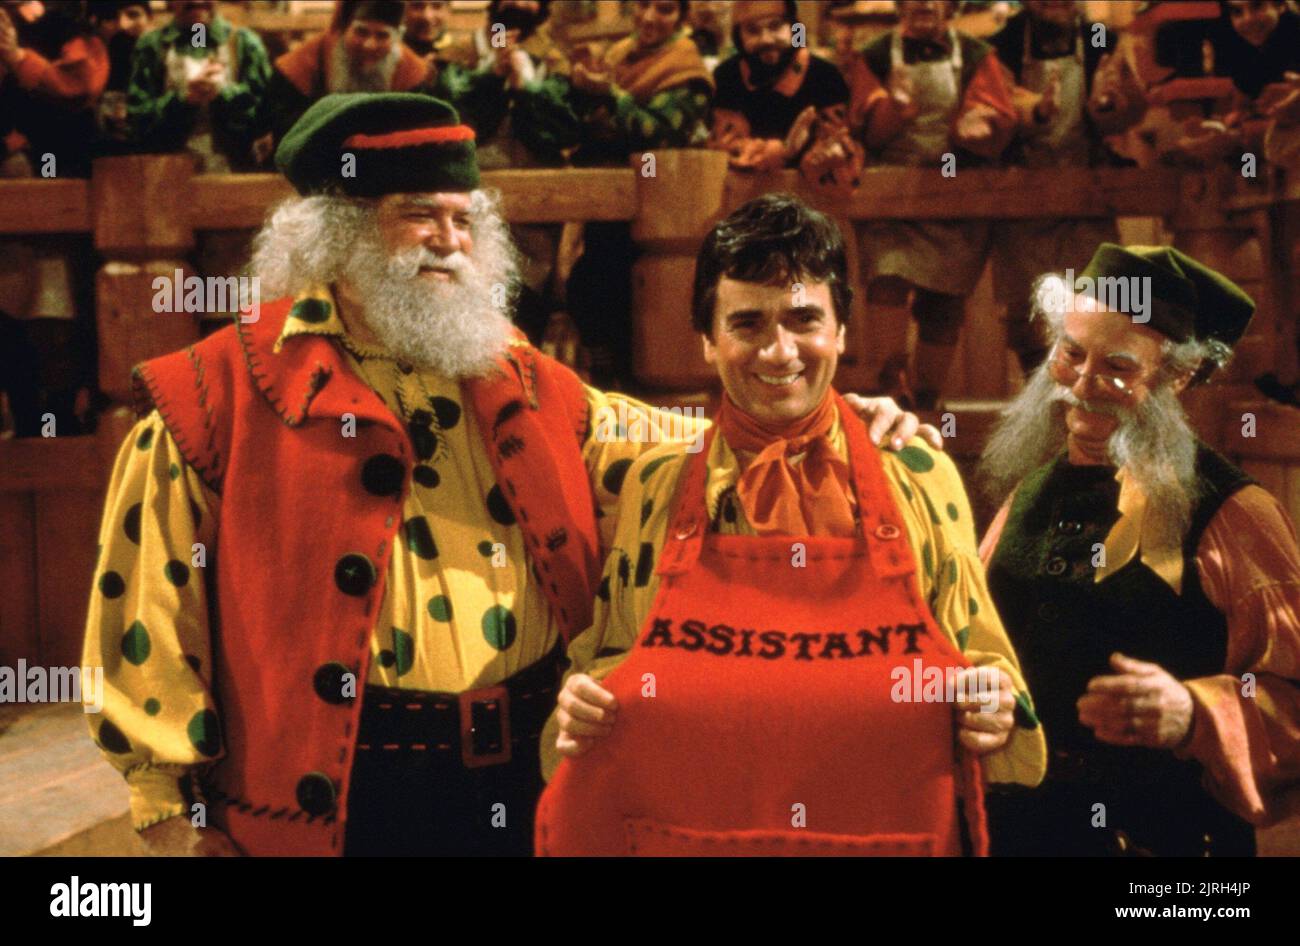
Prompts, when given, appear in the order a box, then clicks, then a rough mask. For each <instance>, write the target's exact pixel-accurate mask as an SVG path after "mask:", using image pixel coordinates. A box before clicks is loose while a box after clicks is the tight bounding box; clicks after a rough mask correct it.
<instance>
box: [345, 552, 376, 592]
mask: <svg viewBox="0 0 1300 946" xmlns="http://www.w3.org/2000/svg"><path fill="white" fill-rule="evenodd" d="M377 577H378V575H377V573H376V572H375V566H374V565H372V564H371V563H370V559H368V558H366V557H365V556H364V555H361V554H360V553H357V552H353V553H351V554H350V555H344V556H343V557H342V558H341V559H339V563H338V564H337V565H335V566H334V584H336V585H338V586H339V591H341V592H343V593H344V594H345V595H355V596H356V597H358V598H359V597H361V596H362V595H364V594H365V593H366V592H367V591H369V590H370V587H371V586H372V585H373V584H374V583H375V579H376V578H377Z"/></svg>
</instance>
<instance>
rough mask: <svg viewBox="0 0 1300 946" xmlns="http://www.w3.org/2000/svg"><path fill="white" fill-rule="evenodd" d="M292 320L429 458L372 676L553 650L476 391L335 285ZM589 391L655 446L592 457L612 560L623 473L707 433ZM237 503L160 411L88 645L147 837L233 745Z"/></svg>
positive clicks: (106, 738)
mask: <svg viewBox="0 0 1300 946" xmlns="http://www.w3.org/2000/svg"><path fill="white" fill-rule="evenodd" d="M292 311H293V313H294V314H293V315H291V317H289V318H286V320H285V327H284V330H283V331H282V333H281V335H280V337H279V339H278V340H277V343H276V346H275V350H276V351H277V352H279V351H280V350H282V349H283V348H285V347H287V346H291V345H293V344H295V339H297V338H298V337H299V336H302V335H325V336H329V337H331V338H333V339H334V340H335V343H336V344H339V345H340V346H342V348H343V350H344V351H345V352H346V354H347V358H348V361H349V364H350V365H351V367H352V368H353V370H354V371H355V372H356V373H357V375H358V376H359V377H360V378H361V379H362V380H363V381H364V382H365V383H366V384H368V385H369V386H370V387H371V388H373V389H374V390H375V391H376V392H377V393H378V394H379V395H380V397H382V398H383V400H384V402H385V403H386V404H387V405H388V407H389V408H390V409H391V410H392V411H393V413H394V415H395V416H396V417H398V418H399V419H400V420H401V421H402V422H403V423H404V425H405V426H406V427H407V429H408V430H409V431H410V432H411V439H412V446H413V447H414V449H415V452H416V456H417V458H418V459H417V465H416V467H415V469H414V472H413V476H412V479H413V483H412V485H411V489H410V492H409V494H408V496H407V499H406V504H405V507H404V509H403V511H402V517H403V521H402V523H401V526H400V528H399V530H398V533H397V536H396V538H395V540H394V542H395V548H394V554H393V555H392V556H391V561H390V564H389V567H388V574H387V582H386V586H385V592H384V599H383V602H382V604H381V606H380V612H379V619H378V622H377V623H376V625H375V627H374V631H373V634H372V636H371V657H372V659H371V663H370V672H369V676H368V680H369V682H370V683H372V684H379V685H382V686H389V687H400V688H404V689H412V690H425V691H438V692H451V693H455V692H462V691H465V690H469V689H475V688H478V687H484V686H491V685H493V684H496V683H498V682H500V681H501V680H503V679H505V678H506V677H509V676H511V675H512V674H514V673H516V672H518V671H519V670H522V669H524V668H525V667H528V666H529V665H530V664H532V663H534V662H535V661H537V660H538V659H540V658H542V657H543V656H545V655H546V654H547V653H549V652H550V650H551V649H552V648H553V647H554V646H555V645H556V642H557V641H558V640H559V629H558V627H557V625H556V623H555V621H554V619H553V618H552V616H551V612H550V605H549V602H548V601H547V599H546V597H545V595H544V594H543V593H542V590H541V588H540V587H539V586H538V585H537V584H536V581H535V579H534V578H533V576H532V572H531V569H530V568H528V566H527V560H526V555H525V548H524V538H523V533H522V532H521V531H520V529H519V528H518V527H517V525H516V524H515V522H514V517H513V514H512V513H511V510H510V507H509V505H508V504H507V503H506V502H505V499H504V497H503V495H502V493H501V490H500V488H499V487H498V486H497V484H496V480H495V476H494V474H493V470H492V466H491V463H490V461H489V460H488V455H487V451H486V449H485V448H484V446H483V438H482V435H481V432H480V431H479V429H478V425H477V421H476V418H475V417H474V413H473V411H472V410H469V409H467V407H466V405H465V400H464V397H463V395H462V393H461V390H460V387H459V385H458V384H457V383H456V382H454V381H450V380H448V379H446V378H442V377H439V376H437V375H435V374H433V373H431V372H424V371H418V370H411V369H409V368H407V367H406V366H403V365H401V364H399V363H398V361H397V360H396V359H395V358H394V357H393V356H392V355H390V354H388V353H387V352H385V351H383V350H381V349H379V348H376V347H373V346H367V345H362V344H359V343H357V342H356V341H355V340H354V339H352V338H350V337H349V336H348V335H347V333H346V332H345V329H344V325H343V323H342V321H341V320H340V319H339V317H338V315H337V308H336V307H335V305H334V303H333V299H332V296H331V295H330V293H329V291H328V290H322V291H317V292H312V293H307V294H304V296H302V297H301V298H300V299H299V300H298V302H297V304H296V305H295V306H294V308H293V310H292ZM586 395H587V400H588V404H589V407H590V409H591V412H592V413H591V416H592V417H593V418H599V417H604V416H611V417H615V416H616V417H618V418H620V420H623V419H627V422H628V424H629V426H632V424H633V421H634V420H635V419H638V418H639V421H640V425H639V429H640V430H641V431H643V432H644V437H643V442H639V443H638V442H628V441H627V439H626V437H598V436H595V435H591V436H589V438H588V440H587V442H586V443H585V444H584V446H583V458H584V460H585V462H586V465H587V469H588V472H589V474H590V476H591V482H592V489H593V492H594V495H595V498H596V502H597V511H598V519H597V522H598V526H599V528H600V531H601V538H602V547H603V548H605V549H608V548H609V547H610V545H611V543H612V540H613V529H614V515H615V513H616V511H617V502H618V495H617V494H618V490H619V489H620V488H621V486H622V482H623V474H624V473H625V472H626V471H627V469H628V467H629V466H630V465H631V463H632V462H633V461H634V460H635V459H636V458H637V457H638V456H640V455H641V454H642V453H644V452H646V451H647V450H649V449H650V448H651V447H653V446H655V445H656V444H658V443H660V442H661V440H664V439H667V438H668V437H670V436H673V435H674V434H675V435H677V436H680V437H683V438H685V439H689V438H691V437H693V436H695V433H696V430H697V422H695V421H692V420H689V419H687V420H686V421H685V422H684V423H683V422H681V419H680V418H677V417H674V416H672V415H666V414H662V413H660V412H659V411H658V410H656V409H654V408H650V407H647V406H646V405H644V404H642V403H640V402H638V401H635V400H633V399H630V398H623V397H621V396H620V395H614V394H605V393H603V392H601V391H597V390H596V389H594V388H590V387H588V388H587V389H586ZM619 402H623V403H622V404H620V403H619ZM605 411H613V412H614V413H612V414H609V415H606V414H604V413H603V412H605ZM591 426H592V428H593V430H594V428H595V427H596V425H595V424H594V423H593V424H592V425H591ZM304 488H310V484H307V485H306V486H305V487H304ZM220 504H221V497H220V496H219V495H217V494H216V493H214V492H213V491H212V490H211V489H209V488H208V487H207V486H206V485H205V484H204V483H203V482H201V481H200V479H199V477H198V475H197V474H196V473H195V472H194V470H193V469H192V468H191V467H190V466H189V465H188V464H187V463H186V462H185V459H184V458H183V457H182V455H181V453H180V450H179V449H178V448H177V446H176V443H175V441H174V440H173V439H172V437H171V435H170V434H169V433H168V431H167V428H166V427H165V426H164V424H163V422H162V419H161V417H160V416H159V415H158V412H157V411H154V412H153V413H151V414H150V415H149V416H147V417H145V418H144V419H143V420H141V421H140V422H139V423H138V424H137V425H136V427H135V428H134V430H133V431H132V432H131V434H130V436H128V438H127V439H126V441H125V443H124V444H123V446H122V448H121V451H120V452H119V454H118V457H117V460H116V463H115V465H114V468H113V472H112V476H111V479H110V484H109V489H108V499H107V502H106V504H105V510H104V518H103V523H102V525H101V528H100V537H99V541H100V553H99V559H98V562H97V564H96V574H97V576H98V579H97V588H96V589H95V591H94V593H93V594H92V597H91V605H90V612H89V617H88V619H87V632H86V643H85V662H86V664H87V665H89V666H103V667H104V682H105V701H104V708H103V712H102V713H99V714H96V715H94V716H91V717H88V718H89V720H90V724H91V730H92V733H93V734H94V736H95V738H96V739H97V741H98V742H99V744H100V746H101V747H102V748H103V749H104V750H105V754H106V755H107V757H108V758H109V760H110V761H111V762H112V763H113V764H114V766H116V767H117V768H118V769H119V771H121V772H123V773H124V774H125V776H126V778H127V782H128V784H129V785H130V787H131V794H132V800H131V803H132V814H133V821H134V823H135V825H136V827H137V828H143V827H146V826H148V825H149V824H153V823H156V822H157V821H161V820H163V819H164V818H168V817H171V816H172V815H176V814H180V813H182V812H183V811H184V803H183V801H182V796H181V793H180V791H179V787H178V784H177V778H178V776H184V775H185V774H186V773H187V772H189V771H190V770H191V769H192V767H194V766H196V765H199V764H202V763H210V762H212V761H213V760H214V756H213V752H214V751H218V750H216V749H215V748H214V747H213V746H212V745H211V740H210V733H212V732H215V731H216V730H215V728H214V726H213V723H215V722H216V721H217V720H216V715H215V714H216V713H217V712H218V709H217V700H216V699H214V697H216V696H219V694H214V693H213V691H212V676H211V656H210V655H211V650H212V647H211V637H210V635H211V632H212V628H210V627H209V624H208V606H209V598H210V595H211V589H210V587H209V586H208V584H207V581H206V579H207V578H208V573H207V572H206V571H204V570H203V569H202V568H192V567H191V563H192V562H194V563H197V562H195V560H194V555H195V552H194V548H195V546H196V544H201V545H202V547H203V549H205V550H212V549H216V548H217V547H218V540H219V537H218V536H217V534H216V518H217V512H218V510H219V508H220ZM194 573H198V574H194ZM200 575H202V577H200ZM216 757H217V758H219V755H217V756H216Z"/></svg>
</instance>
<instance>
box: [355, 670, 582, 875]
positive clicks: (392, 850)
mask: <svg viewBox="0 0 1300 946" xmlns="http://www.w3.org/2000/svg"><path fill="white" fill-rule="evenodd" d="M561 670H562V665H561V663H560V660H559V657H558V654H557V655H552V656H551V657H547V658H545V659H543V660H540V661H538V662H537V663H536V664H534V665H533V666H531V667H528V668H526V669H525V670H522V671H520V672H519V673H518V674H516V675H515V676H514V677H511V678H510V679H509V680H507V681H505V683H504V684H503V687H502V690H501V691H497V692H495V693H494V692H490V691H476V692H475V693H471V694H466V695H464V696H460V695H457V694H446V693H423V692H417V691H410V690H394V689H389V688H387V687H367V688H366V690H365V693H364V695H363V697H362V709H361V724H360V731H359V733H358V736H357V753H356V758H355V761H354V762H353V765H352V775H351V780H350V787H349V790H348V820H347V830H346V834H345V838H344V854H345V855H347V856H362V857H364V856H371V857H374V856H381V857H413V856H481V855H487V856H516V857H528V856H531V855H532V853H533V818H534V813H535V810H536V808H537V799H538V797H539V796H540V795H541V792H542V788H543V786H544V783H543V781H542V775H541V760H540V758H539V756H538V745H539V742H538V740H539V736H540V735H541V731H542V727H543V726H544V725H545V723H546V718H547V717H548V716H549V715H550V712H551V710H552V709H553V708H554V706H555V695H556V690H557V687H558V681H559V676H560V673H561ZM503 694H504V695H503ZM475 697H479V698H478V699H475ZM462 713H465V714H467V720H468V723H469V725H468V726H465V727H462V725H461V718H462ZM507 727H508V729H509V732H510V738H509V761H504V762H503V761H495V759H497V758H499V757H500V756H501V754H502V751H501V750H502V747H503V746H504V744H505V743H504V741H503V740H502V734H503V732H504V731H505V728H507ZM463 729H464V730H466V732H465V735H462V730H463ZM467 755H468V757H469V760H470V761H471V762H488V763H489V764H482V765H467V764H466V756H467Z"/></svg>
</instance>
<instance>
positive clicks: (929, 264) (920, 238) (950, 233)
mask: <svg viewBox="0 0 1300 946" xmlns="http://www.w3.org/2000/svg"><path fill="white" fill-rule="evenodd" d="M948 41H949V43H950V44H951V47H952V55H951V56H950V57H949V58H948V59H947V60H946V61H943V62H925V63H915V64H913V65H910V66H909V65H907V64H906V63H905V62H904V61H903V36H902V33H901V32H900V31H898V30H895V31H894V33H893V35H892V37H891V39H890V45H889V80H888V85H889V87H890V90H891V91H893V90H895V89H897V88H898V86H899V84H900V83H901V82H902V81H903V80H904V77H907V78H910V80H911V82H910V86H911V88H910V92H911V96H912V101H913V102H914V103H915V104H916V106H917V107H918V109H919V114H918V115H917V116H916V118H915V119H913V121H911V122H910V123H909V124H908V126H907V128H906V130H904V132H903V133H902V134H901V135H899V136H898V137H897V138H896V139H894V140H893V141H891V142H890V143H889V144H888V145H887V146H886V147H885V149H884V150H883V151H882V153H881V160H882V163H884V164H902V165H909V166H913V167H936V168H937V167H938V165H939V164H940V163H941V162H942V161H943V155H944V154H945V153H947V152H950V151H954V146H953V145H952V143H951V135H952V124H953V120H954V119H955V117H956V115H957V110H958V109H959V108H960V107H961V92H962V89H961V70H962V58H961V43H960V42H959V41H958V38H957V34H956V32H955V31H952V30H950V31H949V32H948ZM957 173H958V174H960V173H961V167H960V165H958V168H957ZM988 235H989V225H988V223H987V222H985V221H982V220H971V221H925V222H923V223H911V222H904V221H880V222H868V223H865V224H863V225H861V226H860V227H859V229H858V239H859V253H860V255H861V256H862V259H863V260H864V261H865V262H866V267H867V272H866V276H867V279H868V280H873V279H877V278H879V277H882V276H901V277H902V278H903V279H906V280H907V281H908V282H910V283H912V284H913V285H915V286H920V287H921V288H924V289H930V290H933V291H935V292H946V293H949V294H951V295H957V296H964V295H967V294H969V293H970V292H971V290H973V289H974V288H975V284H976V283H977V282H978V281H979V278H980V273H982V272H983V270H984V260H985V257H986V255H987V250H988Z"/></svg>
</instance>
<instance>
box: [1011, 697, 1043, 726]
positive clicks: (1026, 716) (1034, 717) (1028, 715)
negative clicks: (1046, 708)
mask: <svg viewBox="0 0 1300 946" xmlns="http://www.w3.org/2000/svg"><path fill="white" fill-rule="evenodd" d="M1012 716H1013V718H1014V719H1015V721H1016V725H1018V726H1023V727H1024V728H1025V729H1037V728H1038V714H1037V713H1035V712H1034V705H1033V704H1032V703H1030V702H1029V695H1028V694H1027V693H1017V694H1016V709H1015V712H1014V713H1013V714H1012Z"/></svg>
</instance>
